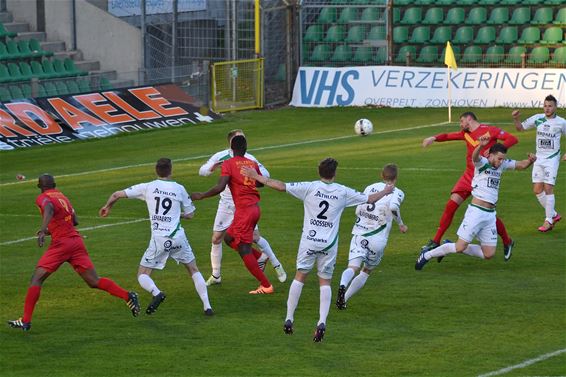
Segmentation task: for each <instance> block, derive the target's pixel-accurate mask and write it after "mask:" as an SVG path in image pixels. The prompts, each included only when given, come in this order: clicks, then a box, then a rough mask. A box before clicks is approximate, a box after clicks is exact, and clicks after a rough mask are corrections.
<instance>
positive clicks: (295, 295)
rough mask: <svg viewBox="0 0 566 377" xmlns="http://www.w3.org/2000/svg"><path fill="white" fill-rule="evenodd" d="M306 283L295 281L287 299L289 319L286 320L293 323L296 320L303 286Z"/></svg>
mask: <svg viewBox="0 0 566 377" xmlns="http://www.w3.org/2000/svg"><path fill="white" fill-rule="evenodd" d="M304 285H305V283H301V282H300V281H297V280H293V282H292V283H291V287H289V298H287V317H286V319H290V320H291V322H293V320H294V318H295V317H294V316H295V309H297V305H298V304H299V298H300V297H301V291H302V290H303V286H304Z"/></svg>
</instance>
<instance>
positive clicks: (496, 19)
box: [487, 7, 509, 25]
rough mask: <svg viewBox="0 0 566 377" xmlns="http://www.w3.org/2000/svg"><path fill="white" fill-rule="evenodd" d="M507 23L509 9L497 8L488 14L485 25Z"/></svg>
mask: <svg viewBox="0 0 566 377" xmlns="http://www.w3.org/2000/svg"><path fill="white" fill-rule="evenodd" d="M507 21H509V8H507V7H499V8H493V10H492V11H491V13H490V14H489V19H488V20H487V23H488V24H490V25H499V24H506V23H507Z"/></svg>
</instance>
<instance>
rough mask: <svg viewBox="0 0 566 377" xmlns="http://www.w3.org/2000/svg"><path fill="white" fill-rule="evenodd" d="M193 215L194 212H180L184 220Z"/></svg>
mask: <svg viewBox="0 0 566 377" xmlns="http://www.w3.org/2000/svg"><path fill="white" fill-rule="evenodd" d="M194 216H195V212H194V211H193V212H189V213H181V218H182V219H185V220H189V219H192V218H193V217H194Z"/></svg>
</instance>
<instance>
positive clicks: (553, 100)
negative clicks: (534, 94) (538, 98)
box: [544, 94, 558, 106]
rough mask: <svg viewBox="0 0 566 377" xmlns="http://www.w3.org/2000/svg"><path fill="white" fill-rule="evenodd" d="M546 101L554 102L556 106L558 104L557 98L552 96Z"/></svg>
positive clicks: (548, 96) (547, 97)
mask: <svg viewBox="0 0 566 377" xmlns="http://www.w3.org/2000/svg"><path fill="white" fill-rule="evenodd" d="M544 100H545V101H549V102H554V106H556V104H557V103H558V101H557V100H556V97H554V96H553V95H552V94H549V95H547V96H546V98H545V99H544Z"/></svg>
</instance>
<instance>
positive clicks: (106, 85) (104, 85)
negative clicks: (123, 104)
mask: <svg viewBox="0 0 566 377" xmlns="http://www.w3.org/2000/svg"><path fill="white" fill-rule="evenodd" d="M112 89H114V87H113V86H112V84H111V83H110V80H108V79H107V78H106V77H101V78H100V90H112Z"/></svg>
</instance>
